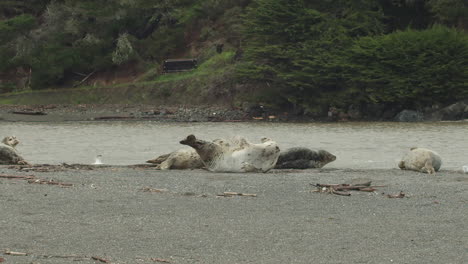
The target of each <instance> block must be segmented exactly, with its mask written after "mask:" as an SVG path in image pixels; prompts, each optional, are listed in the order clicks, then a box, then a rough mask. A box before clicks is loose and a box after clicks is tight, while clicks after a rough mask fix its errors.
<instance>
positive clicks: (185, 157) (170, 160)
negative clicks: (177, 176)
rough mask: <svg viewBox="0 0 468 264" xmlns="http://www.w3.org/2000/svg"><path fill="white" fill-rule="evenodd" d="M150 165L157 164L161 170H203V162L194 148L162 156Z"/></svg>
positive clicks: (150, 161) (151, 161) (149, 161)
mask: <svg viewBox="0 0 468 264" xmlns="http://www.w3.org/2000/svg"><path fill="white" fill-rule="evenodd" d="M147 162H148V163H152V164H157V165H158V166H157V168H158V169H161V170H185V169H201V168H203V162H202V160H201V159H200V156H199V155H198V153H197V152H196V151H195V149H193V148H187V149H179V150H176V151H173V152H171V153H169V154H164V155H161V156H159V157H157V158H155V159H152V160H148V161H147Z"/></svg>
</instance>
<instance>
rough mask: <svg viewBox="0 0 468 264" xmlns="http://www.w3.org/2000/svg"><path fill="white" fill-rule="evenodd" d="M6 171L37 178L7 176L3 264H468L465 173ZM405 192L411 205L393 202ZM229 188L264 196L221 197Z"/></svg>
mask: <svg viewBox="0 0 468 264" xmlns="http://www.w3.org/2000/svg"><path fill="white" fill-rule="evenodd" d="M0 175H3V176H5V175H19V176H30V178H32V179H29V181H30V182H31V183H28V179H22V178H18V179H8V178H5V177H3V178H0V200H1V201H2V202H1V203H0V204H1V205H0V212H1V217H0V238H1V239H0V262H1V260H4V262H5V263H35V264H38V263H460V264H461V263H466V260H467V259H468V231H467V225H466V223H467V222H468V213H467V212H468V210H467V209H468V208H467V202H468V188H467V184H468V174H464V173H463V172H461V171H448V170H441V171H440V172H438V173H437V174H436V175H427V174H421V173H417V172H412V171H401V170H399V169H384V170H337V169H321V170H318V169H317V170H312V169H310V170H273V171H270V172H268V173H265V174H257V173H248V174H247V173H246V174H234V173H212V172H208V171H204V170H187V171H175V170H174V171H159V170H154V169H153V168H143V167H140V168H138V167H137V168H131V167H124V166H121V167H119V166H110V167H106V166H101V167H91V168H90V169H86V168H80V169H76V168H75V169H74V168H63V169H61V170H58V171H53V172H38V171H29V172H24V171H18V170H17V169H15V168H11V167H9V166H0ZM31 176H32V177H31ZM51 180H52V181H51ZM366 180H371V181H372V185H377V186H382V187H376V189H377V191H375V192H359V191H351V196H340V195H335V194H330V193H319V192H313V191H314V190H316V187H314V186H312V185H311V184H315V183H322V184H336V183H346V182H353V181H354V182H356V181H366ZM41 182H42V183H44V184H38V183H41ZM46 183H55V184H46ZM59 183H63V184H64V185H59ZM69 185H72V186H69ZM400 191H402V192H403V193H404V194H405V197H404V198H389V197H388V196H387V194H398V193H400ZM224 192H237V193H244V194H255V195H256V197H252V196H239V195H235V196H232V197H225V196H219V195H220V194H223V193H224ZM10 251H12V252H11V253H10ZM8 253H10V254H8ZM21 253H26V255H25V256H23V254H21Z"/></svg>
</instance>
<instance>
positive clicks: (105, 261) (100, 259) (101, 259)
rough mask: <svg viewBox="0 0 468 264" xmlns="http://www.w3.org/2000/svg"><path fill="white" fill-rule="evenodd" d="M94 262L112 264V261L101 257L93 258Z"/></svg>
mask: <svg viewBox="0 0 468 264" xmlns="http://www.w3.org/2000/svg"><path fill="white" fill-rule="evenodd" d="M91 259H92V260H97V261H99V262H102V263H111V262H110V260H107V259H103V258H101V257H96V256H93V257H91Z"/></svg>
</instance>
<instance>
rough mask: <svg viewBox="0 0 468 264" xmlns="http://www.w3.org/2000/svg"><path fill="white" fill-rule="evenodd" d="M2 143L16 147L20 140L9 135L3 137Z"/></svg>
mask: <svg viewBox="0 0 468 264" xmlns="http://www.w3.org/2000/svg"><path fill="white" fill-rule="evenodd" d="M2 143H3V144H5V145H7V146H10V147H12V148H15V147H16V145H18V144H19V143H20V142H19V140H18V139H17V138H16V137H15V136H7V137H4V138H3V140H2Z"/></svg>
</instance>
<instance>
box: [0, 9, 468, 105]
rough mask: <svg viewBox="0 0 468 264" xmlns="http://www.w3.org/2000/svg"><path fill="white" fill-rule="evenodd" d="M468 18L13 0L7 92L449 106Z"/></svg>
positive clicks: (0, 42)
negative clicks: (185, 68) (170, 61)
mask: <svg viewBox="0 0 468 264" xmlns="http://www.w3.org/2000/svg"><path fill="white" fill-rule="evenodd" d="M467 29H468V4H467V2H466V1H465V0H379V1H375V0H356V1H349V0H333V1H331V0H238V1H231V0H195V1H194V0H170V1H169V0H163V1H160V0H106V1H91V0H28V1H26V0H16V1H2V2H1V3H0V93H3V94H4V95H3V96H2V97H3V99H2V98H0V102H2V103H15V102H19V101H15V100H13V99H12V98H14V97H15V96H16V97H18V96H19V95H23V96H24V95H27V94H31V95H33V96H31V97H30V99H29V100H26V101H24V99H23V101H22V102H28V103H35V102H36V103H43V102H45V101H43V100H42V99H40V98H41V96H38V95H40V94H43V95H45V96H44V97H46V98H49V100H46V101H47V103H49V102H50V100H51V98H56V99H54V100H57V102H55V103H109V102H112V103H158V104H217V103H220V104H228V105H236V106H240V105H241V102H246V101H247V102H251V103H256V104H262V105H265V106H269V107H270V108H274V109H281V110H285V111H294V112H295V113H306V114H323V113H326V112H327V111H329V109H338V111H340V110H342V111H347V110H348V109H350V108H352V109H359V110H360V111H372V109H375V108H379V109H381V110H382V111H383V110H385V109H405V108H407V109H422V108H425V107H434V106H443V105H447V104H450V103H454V102H456V101H460V100H464V99H468V33H467ZM217 48H218V49H217ZM220 48H222V51H221V50H220ZM167 58H197V59H198V61H199V67H198V68H197V69H196V70H194V71H190V72H184V73H176V74H161V64H162V62H163V60H164V59H167ZM122 91H124V92H122ZM54 93H58V94H60V95H61V96H56V97H54V96H51V94H54ZM63 94H69V96H62V95H63ZM119 94H120V95H121V96H117V95H119ZM31 98H34V99H31ZM65 98H66V99H65ZM34 100H37V101H34Z"/></svg>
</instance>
